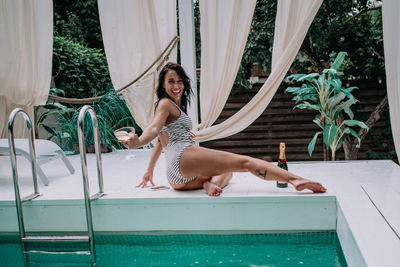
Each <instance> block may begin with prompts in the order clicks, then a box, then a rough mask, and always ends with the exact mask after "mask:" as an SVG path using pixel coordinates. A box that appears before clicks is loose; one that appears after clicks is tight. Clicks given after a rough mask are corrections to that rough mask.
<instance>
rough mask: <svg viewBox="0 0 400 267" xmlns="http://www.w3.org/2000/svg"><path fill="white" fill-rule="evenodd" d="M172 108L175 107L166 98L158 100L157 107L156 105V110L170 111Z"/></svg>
mask: <svg viewBox="0 0 400 267" xmlns="http://www.w3.org/2000/svg"><path fill="white" fill-rule="evenodd" d="M172 107H176V105H174V103H173V102H172V100H170V99H168V98H166V97H165V98H163V99H160V101H159V102H158V105H157V109H158V108H163V109H170V108H172Z"/></svg>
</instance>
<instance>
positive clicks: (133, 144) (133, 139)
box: [120, 134, 140, 148]
mask: <svg viewBox="0 0 400 267" xmlns="http://www.w3.org/2000/svg"><path fill="white" fill-rule="evenodd" d="M120 142H121V143H122V144H123V145H124V146H125V147H126V148H138V147H139V146H140V141H139V136H138V135H137V134H134V135H131V136H129V138H128V139H127V140H121V141H120Z"/></svg>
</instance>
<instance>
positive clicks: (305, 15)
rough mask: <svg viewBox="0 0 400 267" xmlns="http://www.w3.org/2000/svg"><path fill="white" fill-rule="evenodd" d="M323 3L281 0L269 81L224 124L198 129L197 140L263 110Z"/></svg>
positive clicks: (228, 131) (223, 132)
mask: <svg viewBox="0 0 400 267" xmlns="http://www.w3.org/2000/svg"><path fill="white" fill-rule="evenodd" d="M321 4H322V0H302V1H297V0H296V1H291V0H280V1H278V10H277V15H276V21H275V34H274V48H273V54H272V58H273V61H272V62H273V64H272V71H271V73H270V75H269V77H268V79H267V81H266V82H265V83H264V85H263V86H262V87H261V89H260V91H259V92H258V93H257V94H256V95H255V96H254V97H253V99H252V100H251V101H250V102H249V103H247V104H246V105H245V106H244V107H243V108H242V109H241V110H240V111H238V112H237V113H236V114H234V115H233V116H232V117H230V118H229V119H227V120H226V121H224V122H222V123H221V124H218V125H214V126H211V127H208V128H204V129H202V130H200V131H199V132H197V133H196V134H197V137H196V141H198V142H203V141H208V140H213V139H219V138H223V137H226V136H230V135H233V134H235V133H237V132H240V131H241V130H243V129H245V128H246V127H247V126H249V125H250V124H251V123H252V122H253V121H254V120H256V119H257V118H258V117H259V116H260V115H261V114H262V112H263V111H264V110H265V108H266V107H267V106H268V104H269V102H270V101H271V99H272V97H273V96H274V94H275V92H276V90H277V89H278V87H279V85H280V84H281V82H282V80H283V78H284V77H285V75H286V73H287V71H288V69H289V67H290V65H291V64H292V62H293V60H294V58H295V57H296V54H297V52H298V50H299V48H300V46H301V44H302V42H303V40H304V37H305V35H306V34H307V30H308V28H309V27H310V25H311V23H312V21H313V19H314V17H315V15H316V13H317V11H318V9H319V7H320V6H321ZM208 49H211V48H208ZM203 52H204V51H203V50H202V53H203ZM202 68H203V66H202Z"/></svg>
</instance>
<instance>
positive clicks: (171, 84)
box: [164, 70, 185, 104]
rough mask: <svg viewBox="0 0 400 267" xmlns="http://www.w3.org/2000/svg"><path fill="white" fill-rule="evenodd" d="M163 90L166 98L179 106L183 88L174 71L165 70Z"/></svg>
mask: <svg viewBox="0 0 400 267" xmlns="http://www.w3.org/2000/svg"><path fill="white" fill-rule="evenodd" d="M164 88H165V91H166V92H167V94H168V96H169V97H170V98H171V99H172V100H173V101H174V102H175V103H177V104H180V101H181V96H182V94H183V90H184V89H185V86H184V84H183V80H182V78H181V77H179V75H178V73H176V71H174V70H167V73H166V74H165V78H164Z"/></svg>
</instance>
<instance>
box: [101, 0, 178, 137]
mask: <svg viewBox="0 0 400 267" xmlns="http://www.w3.org/2000/svg"><path fill="white" fill-rule="evenodd" d="M98 6H99V16H100V24H101V31H102V35H103V42H104V49H105V53H106V57H107V62H108V67H109V70H110V76H111V80H112V83H113V85H114V88H115V89H119V88H122V87H123V86H125V85H127V84H129V83H130V82H132V81H133V80H134V79H136V78H137V77H138V76H139V75H140V74H141V73H142V72H143V71H144V70H145V69H147V68H148V67H149V66H150V65H151V64H152V63H153V61H154V60H156V59H157V58H158V56H159V55H160V54H161V52H162V51H163V50H164V49H165V48H166V47H167V45H168V44H169V43H170V41H171V40H172V39H173V37H174V36H176V35H177V32H176V1H175V0H147V1H143V0H116V1H109V0H98ZM169 60H170V61H176V48H175V50H174V52H173V53H172V54H171V56H170V59H169ZM156 67H157V66H155V67H154V68H153V69H152V70H151V71H150V73H151V74H150V75H147V77H146V76H145V78H144V79H143V80H142V81H140V82H139V83H137V84H136V85H133V86H131V87H129V88H128V89H127V90H125V94H124V98H125V100H126V102H127V105H128V107H129V109H130V111H131V113H132V116H133V117H134V118H135V121H136V123H137V124H138V125H139V126H140V127H141V128H142V129H143V128H145V127H146V126H148V125H149V124H150V123H151V121H152V119H153V112H154V110H153V109H154V102H155V101H156V97H155V91H154V89H153V88H155V86H154V85H155V84H156V82H157V81H156V80H157V78H158V77H157V76H158V73H157V72H156Z"/></svg>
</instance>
